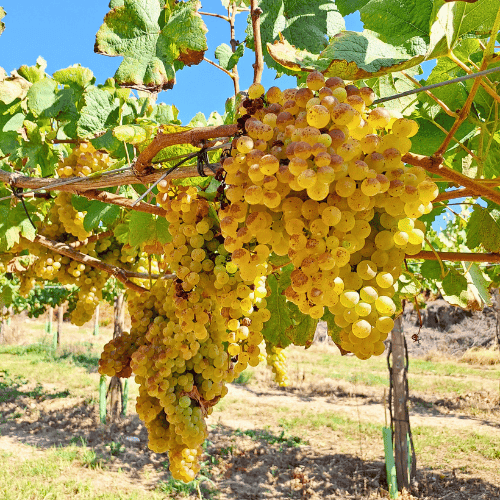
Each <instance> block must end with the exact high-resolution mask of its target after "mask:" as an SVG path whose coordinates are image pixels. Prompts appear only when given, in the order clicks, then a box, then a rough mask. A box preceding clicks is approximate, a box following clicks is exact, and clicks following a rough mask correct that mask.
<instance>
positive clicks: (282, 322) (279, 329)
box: [262, 274, 293, 348]
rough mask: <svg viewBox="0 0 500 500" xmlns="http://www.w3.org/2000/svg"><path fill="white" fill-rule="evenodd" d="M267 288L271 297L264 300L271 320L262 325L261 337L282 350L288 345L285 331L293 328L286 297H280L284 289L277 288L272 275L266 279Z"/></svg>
mask: <svg viewBox="0 0 500 500" xmlns="http://www.w3.org/2000/svg"><path fill="white" fill-rule="evenodd" d="M267 286H268V287H269V289H270V290H271V295H270V296H269V297H267V299H266V300H267V306H266V307H267V309H269V311H270V312H271V318H270V319H269V321H267V322H266V323H264V328H263V329H262V335H263V336H264V339H265V340H266V342H267V343H269V344H271V345H273V346H277V347H282V348H284V347H287V346H289V345H290V339H289V338H288V336H287V335H286V331H287V329H288V328H290V327H292V326H293V322H292V319H291V318H290V311H289V309H288V307H287V300H286V297H285V296H284V295H282V292H283V290H284V288H282V287H280V286H279V281H278V279H277V278H276V276H274V275H273V274H271V275H270V276H268V277H267ZM285 288H286V287H285Z"/></svg>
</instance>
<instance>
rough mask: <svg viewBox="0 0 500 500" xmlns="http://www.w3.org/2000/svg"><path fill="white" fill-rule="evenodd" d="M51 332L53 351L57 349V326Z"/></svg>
mask: <svg viewBox="0 0 500 500" xmlns="http://www.w3.org/2000/svg"><path fill="white" fill-rule="evenodd" d="M51 333H52V347H53V348H54V351H55V350H56V349H57V328H56V329H55V330H54V331H53V332H51Z"/></svg>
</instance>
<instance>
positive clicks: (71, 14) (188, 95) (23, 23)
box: [0, 0, 363, 123]
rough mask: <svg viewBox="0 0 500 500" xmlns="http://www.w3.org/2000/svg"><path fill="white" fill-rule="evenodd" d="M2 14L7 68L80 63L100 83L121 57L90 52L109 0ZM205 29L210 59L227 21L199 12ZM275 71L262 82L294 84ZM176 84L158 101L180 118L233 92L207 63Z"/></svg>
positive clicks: (350, 22) (224, 37)
mask: <svg viewBox="0 0 500 500" xmlns="http://www.w3.org/2000/svg"><path fill="white" fill-rule="evenodd" d="M0 5H1V6H2V7H3V8H4V9H5V11H6V12H7V16H6V17H5V18H4V19H3V22H4V23H5V25H6V29H5V31H4V32H3V34H2V35H1V36H0V66H1V67H3V68H4V69H5V70H6V71H7V72H10V71H12V70H13V69H15V68H18V67H19V66H21V65H22V64H27V65H33V64H35V62H36V59H37V57H38V56H42V57H43V58H44V59H45V60H46V61H47V63H48V66H47V72H48V73H49V74H52V73H54V71H56V70H58V69H61V68H66V67H68V66H71V65H72V64H76V63H80V64H81V65H82V66H86V67H88V68H90V69H91V70H92V71H93V72H94V75H95V76H96V78H97V83H102V82H104V81H105V80H106V78H108V77H110V76H113V75H114V73H115V71H116V69H117V68H118V66H119V64H120V62H121V61H122V58H121V57H106V56H102V55H99V54H95V53H94V42H95V34H96V33H97V31H98V30H99V27H100V26H101V24H102V20H103V18H104V16H105V15H106V13H107V12H108V11H109V7H108V0H84V1H75V0H45V1H44V2H40V1H34V0H24V1H21V2H20V1H19V0H0ZM201 10H202V11H205V12H214V13H219V14H227V11H226V10H225V9H224V7H223V6H222V4H221V2H220V0H205V1H203V2H202V9H201ZM203 20H204V21H205V24H206V25H207V28H208V30H209V31H208V33H207V39H208V51H207V52H206V54H205V55H206V57H207V58H209V59H212V60H214V59H215V57H214V51H215V49H216V47H217V46H218V45H220V44H221V43H228V44H229V24H228V23H227V22H225V21H223V20H222V19H218V18H214V17H208V16H203ZM346 22H347V28H348V29H350V30H353V31H361V30H362V29H363V26H362V23H361V22H360V21H359V16H357V15H356V14H353V15H351V16H348V18H347V19H346ZM245 28H246V14H245V13H242V14H239V15H238V16H237V17H236V39H237V40H240V41H242V40H243V39H244V38H245V33H244V31H245ZM253 57H254V56H253V52H251V51H250V50H246V52H245V56H244V57H243V58H242V59H241V60H240V63H239V64H238V71H239V73H240V87H241V88H242V89H246V88H248V87H249V85H250V84H251V83H252V79H253V68H252V63H253V61H254V59H253ZM275 74H276V73H275V72H274V71H272V70H268V71H265V72H264V77H263V82H262V83H263V85H264V86H265V87H270V86H271V85H278V86H279V87H282V88H286V87H291V86H295V84H296V81H295V78H292V77H282V78H280V79H279V80H278V81H276V82H275V81H274V78H275ZM176 78H177V83H176V85H175V86H174V88H173V89H172V90H168V91H166V92H162V93H160V96H159V101H163V102H166V103H167V104H175V105H176V106H177V108H178V109H179V110H180V115H179V116H180V119H181V120H182V121H183V122H184V123H187V122H188V121H189V120H190V119H191V118H192V117H193V116H194V115H195V114H196V113H197V112H199V111H201V112H203V113H204V114H205V116H207V117H208V115H209V114H210V113H211V112H212V111H219V113H221V114H222V113H223V111H224V102H225V100H226V99H227V98H228V97H230V96H231V95H233V93H234V90H233V83H232V81H231V79H230V78H229V77H228V76H227V75H225V74H224V73H222V72H221V71H220V70H218V69H217V68H214V67H213V66H211V65H210V64H208V63H206V62H202V63H201V64H199V65H198V66H192V67H190V68H184V69H183V70H182V71H179V72H178V73H177V77H176Z"/></svg>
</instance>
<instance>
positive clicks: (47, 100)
mask: <svg viewBox="0 0 500 500" xmlns="http://www.w3.org/2000/svg"><path fill="white" fill-rule="evenodd" d="M56 88H57V83H56V82H55V81H54V80H52V79H51V78H44V79H43V80H40V81H38V82H36V83H34V84H33V85H32V86H31V87H30V89H29V90H28V95H27V97H28V109H29V110H30V111H31V112H32V113H33V114H34V115H35V116H41V115H43V114H44V111H46V110H47V109H49V108H50V107H52V106H53V105H54V104H55V102H56Z"/></svg>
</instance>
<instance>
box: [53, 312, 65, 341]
mask: <svg viewBox="0 0 500 500" xmlns="http://www.w3.org/2000/svg"><path fill="white" fill-rule="evenodd" d="M63 319H64V304H59V307H58V308H57V330H56V331H55V332H54V349H57V348H58V347H59V346H60V345H61V334H62V328H63Z"/></svg>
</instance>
